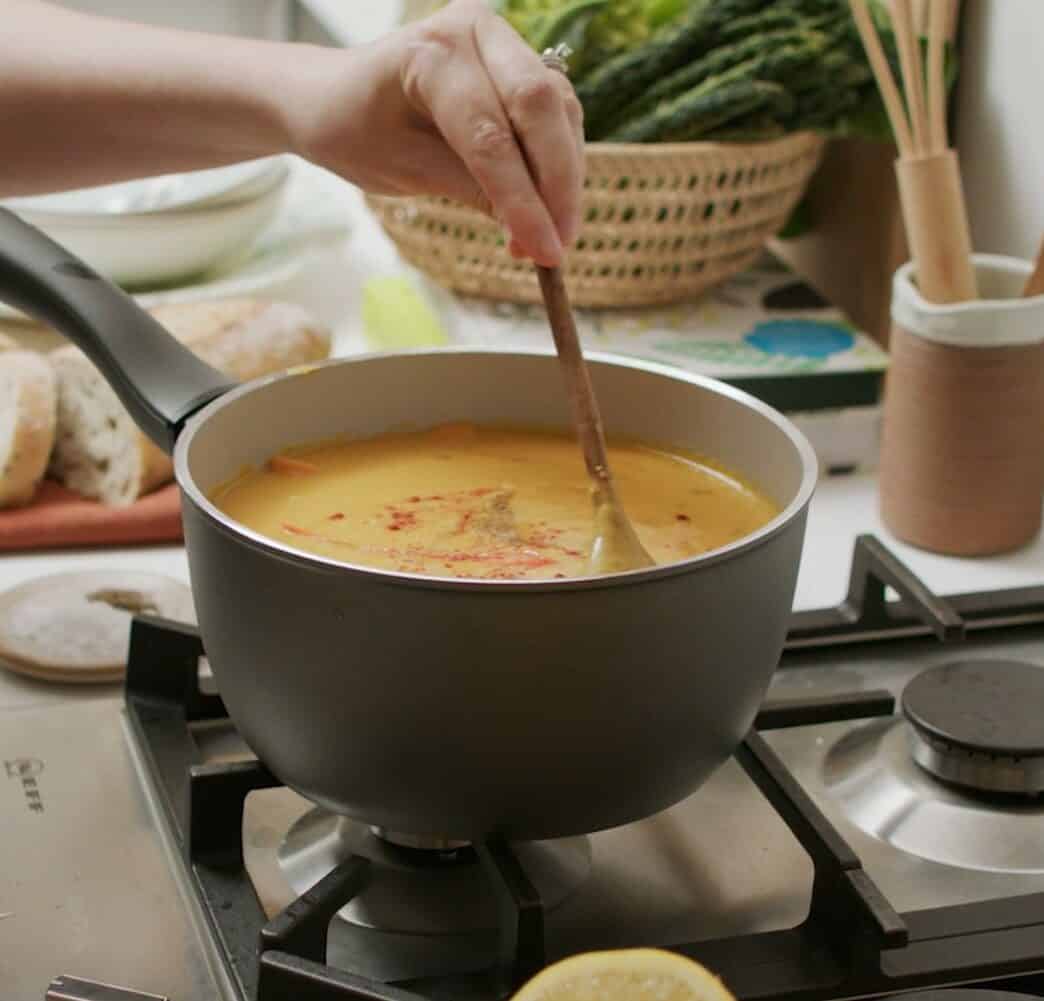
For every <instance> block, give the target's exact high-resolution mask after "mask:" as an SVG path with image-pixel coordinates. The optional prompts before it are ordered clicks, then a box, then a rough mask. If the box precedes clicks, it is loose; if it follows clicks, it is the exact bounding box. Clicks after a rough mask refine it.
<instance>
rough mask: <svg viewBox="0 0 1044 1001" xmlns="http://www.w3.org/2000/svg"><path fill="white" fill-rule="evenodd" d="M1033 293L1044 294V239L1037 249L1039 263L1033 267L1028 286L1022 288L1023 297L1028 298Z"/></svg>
mask: <svg viewBox="0 0 1044 1001" xmlns="http://www.w3.org/2000/svg"><path fill="white" fill-rule="evenodd" d="M1032 295H1044V240H1042V241H1041V244H1040V249H1039V250H1038V251H1037V263H1036V265H1035V267H1034V268H1033V274H1031V275H1030V276H1029V280H1028V281H1027V282H1026V287H1025V288H1024V289H1023V290H1022V297H1023V298H1024V299H1028V298H1029V297H1030V296H1032Z"/></svg>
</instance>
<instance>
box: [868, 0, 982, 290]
mask: <svg viewBox="0 0 1044 1001" xmlns="http://www.w3.org/2000/svg"><path fill="white" fill-rule="evenodd" d="M850 2H851V5H852V15H853V17H854V18H855V22H856V26H857V27H858V29H859V34H860V37H861V38H862V40H863V47H864V48H865V49H866V54H867V58H868V59H869V61H870V66H871V68H872V69H873V72H874V76H875V78H876V79H877V86H878V89H879V90H880V92H881V97H882V99H883V101H884V105H885V108H886V110H887V111H888V117H889V119H890V120H891V123H892V131H893V133H894V134H895V139H896V145H897V146H898V148H899V159H898V160H897V161H896V176H897V178H898V180H899V198H900V201H901V203H902V211H903V223H904V226H905V228H906V238H907V242H908V243H909V245H910V254H911V257H912V259H913V261H914V263H915V266H916V269H917V284H918V287H919V288H920V291H921V294H922V295H923V296H924V297H925V299H927V300H929V301H930V302H937V303H947V302H964V301H966V300H969V299H974V298H976V297H977V294H978V293H977V291H976V286H975V271H974V268H973V264H972V256H971V253H972V251H971V235H970V230H969V227H968V215H967V209H966V206H965V201H964V191H963V188H962V186H961V174H960V165H959V163H958V159H957V154H956V152H955V151H954V150H952V149H950V148H949V140H948V137H947V130H946V81H945V79H944V73H945V67H944V62H945V60H944V52H945V46H944V41H945V36H946V31H947V28H948V25H949V24H950V21H951V19H952V17H953V13H954V8H953V0H929V2H928V4H927V8H928V66H927V81H926V80H925V75H926V74H925V67H924V63H923V61H922V59H921V49H920V44H919V42H918V37H917V33H916V31H915V29H914V17H913V10H912V6H911V0H891V14H892V27H893V29H894V32H895V38H896V44H897V46H898V48H899V65H900V68H901V70H902V83H903V92H902V93H900V90H899V87H898V85H897V84H896V82H895V80H894V78H893V76H892V71H891V68H890V67H889V65H888V60H887V58H886V57H885V53H884V49H883V48H882V46H881V40H880V38H879V37H878V35H877V30H876V28H875V27H874V22H873V19H872V17H871V15H870V11H869V9H868V7H867V0H850Z"/></svg>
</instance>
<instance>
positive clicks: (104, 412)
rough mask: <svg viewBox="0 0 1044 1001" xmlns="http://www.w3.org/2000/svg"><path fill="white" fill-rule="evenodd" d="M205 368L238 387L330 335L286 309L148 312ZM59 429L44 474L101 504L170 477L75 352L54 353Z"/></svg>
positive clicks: (228, 306)
mask: <svg viewBox="0 0 1044 1001" xmlns="http://www.w3.org/2000/svg"><path fill="white" fill-rule="evenodd" d="M150 312H151V313H152V314H153V316H155V317H156V319H157V320H159V322H160V323H162V324H163V326H165V327H166V328H167V329H168V330H169V331H170V332H171V333H172V334H174V336H175V337H177V338H178V339H179V340H180V341H181V342H182V343H183V344H185V345H186V346H187V347H189V348H191V349H192V350H193V351H194V352H195V353H196V354H197V355H199V356H200V357H201V358H202V359H203V360H204V361H206V362H207V363H208V364H210V365H213V366H214V367H215V368H217V369H220V370H221V371H222V372H224V373H225V374H226V375H228V376H229V377H231V378H233V379H236V380H238V381H241V382H242V381H247V380H249V379H255V378H257V377H259V376H262V375H269V374H271V373H273V372H279V371H282V370H283V369H286V368H290V367H292V366H294V365H303V364H306V363H308V362H314V361H320V360H322V359H323V358H326V357H328V355H329V353H330V333H329V331H328V330H326V329H325V328H324V327H322V326H321V325H320V324H318V323H317V322H316V321H315V320H314V319H313V318H312V316H311V315H310V314H309V313H308V311H307V310H305V309H303V308H301V307H299V306H296V305H291V304H289V303H265V302H258V301H253V300H244V299H239V300H228V301H225V302H218V303H192V304H184V305H171V306H157V307H155V308H154V309H152V310H151V311H150ZM50 360H51V362H52V364H53V366H54V370H55V374H56V376H57V385H58V430H57V439H56V444H55V450H54V455H53V458H52V461H51V469H50V471H51V475H52V476H54V477H55V478H56V479H58V480H60V481H61V482H62V483H63V484H64V485H65V486H66V487H68V488H70V489H71V490H75V491H76V492H77V493H79V494H82V495H83V496H85V497H92V498H96V499H98V500H100V501H102V502H103V503H105V504H110V505H115V506H121V505H126V504H130V503H133V502H134V501H135V500H137V498H138V497H140V496H141V495H142V494H145V493H148V492H149V491H150V490H154V489H155V488H156V487H158V486H160V485H162V484H164V483H167V482H168V481H169V480H171V479H172V478H173V467H172V466H171V462H170V459H169V458H168V457H167V456H166V455H165V454H164V453H163V452H162V451H161V450H160V449H159V448H157V447H156V446H155V445H154V444H153V443H152V442H151V441H150V440H149V439H148V438H146V437H145V435H144V434H142V433H141V432H140V431H139V430H138V428H137V427H136V425H135V424H134V422H133V421H132V420H131V418H130V415H129V414H128V413H127V412H126V410H124V408H123V405H122V404H121V403H120V401H119V399H118V398H117V396H116V394H115V392H113V390H112V389H111V388H110V387H109V385H108V383H106V382H105V380H104V379H103V378H102V376H101V374H100V373H99V372H98V370H97V369H96V368H95V367H94V365H93V364H92V363H91V362H90V361H89V360H88V358H87V357H86V356H85V355H84V354H83V353H82V352H81V351H80V350H79V349H77V348H74V347H63V348H59V349H58V350H56V351H54V352H53V353H52V354H51V356H50Z"/></svg>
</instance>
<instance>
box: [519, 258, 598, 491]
mask: <svg viewBox="0 0 1044 1001" xmlns="http://www.w3.org/2000/svg"><path fill="white" fill-rule="evenodd" d="M536 271H537V277H538V278H539V279H540V290H541V291H542V292H543V293H544V303H545V305H546V307H547V316H548V320H549V322H550V324H551V335H552V336H553V337H554V341H555V350H556V351H557V352H558V357H559V359H560V361H561V364H562V370H563V372H564V374H565V379H566V390H567V391H568V393H569V402H570V403H571V404H572V407H573V415H574V419H575V421H576V427H577V436H578V437H579V440H580V448H581V450H582V452H583V455H584V463H585V464H586V466H587V472H588V473H589V474H590V476H591V477H592V479H594V480H595V481H596V482H597V483H600V484H601V485H602V487H603V489H605V490H606V491H607V492H608V491H611V490H612V481H611V479H610V475H609V459H608V456H607V455H606V448H605V431H604V429H603V427H602V415H601V413H600V412H599V410H598V401H597V399H596V398H595V395H594V389H593V387H592V386H591V376H590V373H589V372H588V370H587V363H586V362H585V361H584V355H583V352H582V351H581V349H580V338H579V336H578V335H577V332H576V322H575V321H574V319H573V310H572V309H571V307H570V305H569V298H568V295H567V294H566V289H565V281H564V280H563V278H562V270H561V268H545V267H540V266H537V269H536Z"/></svg>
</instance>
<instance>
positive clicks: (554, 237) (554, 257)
mask: <svg viewBox="0 0 1044 1001" xmlns="http://www.w3.org/2000/svg"><path fill="white" fill-rule="evenodd" d="M564 256H565V250H564V248H563V247H562V241H561V240H560V239H559V238H558V234H557V233H556V232H555V231H554V230H553V229H549V230H547V231H546V232H545V235H544V236H543V238H542V239H541V240H540V257H541V258H542V260H541V263H542V264H545V265H547V266H549V267H554V266H555V265H557V264H559V263H560V262H561V260H562V258H563V257H564Z"/></svg>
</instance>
